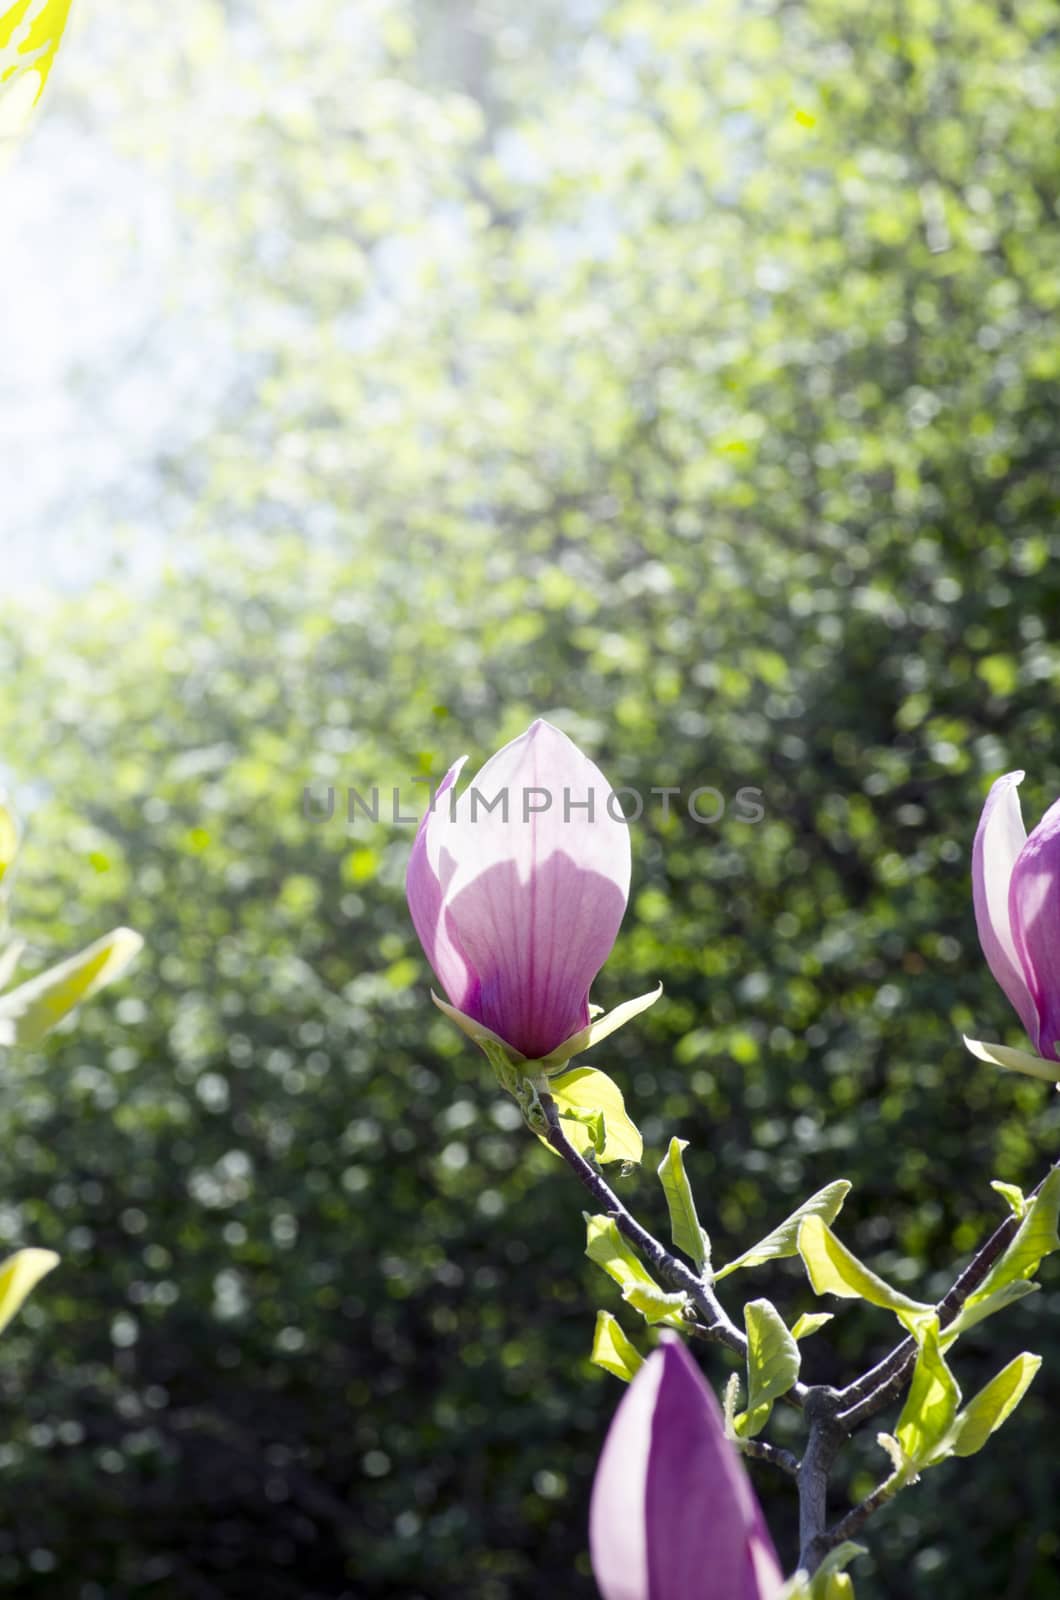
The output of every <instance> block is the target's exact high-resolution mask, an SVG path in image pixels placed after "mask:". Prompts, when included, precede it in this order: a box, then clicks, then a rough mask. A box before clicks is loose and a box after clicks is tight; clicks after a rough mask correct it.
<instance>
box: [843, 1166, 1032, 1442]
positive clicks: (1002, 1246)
mask: <svg viewBox="0 0 1060 1600" xmlns="http://www.w3.org/2000/svg"><path fill="white" fill-rule="evenodd" d="M1057 1166H1060V1162H1058V1163H1057ZM1055 1170H1056V1168H1055V1167H1050V1169H1049V1172H1047V1173H1046V1175H1045V1178H1043V1179H1042V1180H1041V1183H1039V1184H1038V1185H1037V1187H1036V1188H1035V1189H1032V1191H1031V1193H1030V1194H1029V1195H1028V1196H1027V1199H1028V1200H1033V1199H1034V1196H1035V1195H1036V1194H1037V1193H1038V1191H1039V1189H1041V1187H1042V1184H1044V1183H1045V1181H1046V1178H1048V1177H1049V1176H1050V1174H1051V1173H1052V1172H1054V1171H1055ZM1018 1228H1019V1218H1018V1217H1016V1216H1009V1217H1006V1218H1005V1220H1004V1222H1002V1223H1000V1224H999V1225H998V1227H996V1228H995V1229H994V1231H993V1233H992V1234H991V1235H990V1237H989V1238H988V1239H987V1240H985V1241H984V1243H983V1244H981V1245H980V1246H979V1249H978V1250H977V1251H976V1252H975V1255H974V1256H973V1257H972V1259H971V1260H970V1261H969V1263H968V1265H967V1266H966V1267H965V1269H964V1271H963V1272H962V1273H961V1274H960V1275H959V1277H957V1278H956V1279H955V1280H954V1282H953V1284H952V1286H951V1287H950V1289H949V1290H948V1291H947V1293H946V1294H945V1295H944V1296H943V1298H942V1299H941V1300H940V1301H939V1303H938V1305H937V1307H936V1310H937V1312H938V1319H939V1326H940V1327H941V1328H944V1327H945V1326H946V1325H947V1323H949V1322H952V1321H953V1319H954V1317H955V1316H956V1315H957V1313H958V1311H960V1309H961V1307H962V1306H963V1305H964V1303H965V1301H966V1300H967V1299H969V1297H970V1296H971V1295H973V1294H974V1293H975V1291H976V1289H978V1287H979V1285H980V1284H981V1283H982V1282H983V1280H984V1278H985V1277H986V1275H987V1273H988V1272H989V1271H990V1268H991V1267H992V1266H993V1265H994V1262H995V1261H997V1260H998V1258H999V1257H1000V1256H1002V1255H1003V1254H1004V1252H1005V1251H1006V1249H1007V1248H1008V1246H1009V1245H1010V1244H1011V1242H1012V1240H1013V1238H1014V1237H1015V1234H1016V1230H1017V1229H1018ZM915 1363H916V1341H915V1339H913V1338H912V1337H907V1338H905V1339H902V1340H901V1341H900V1343H898V1344H896V1345H895V1347H894V1349H893V1350H892V1351H891V1352H890V1353H889V1354H888V1355H886V1356H884V1358H883V1360H882V1361H879V1362H877V1364H876V1365H875V1366H874V1367H872V1368H870V1370H869V1371H868V1372H866V1373H865V1374H864V1375H863V1376H862V1377H860V1378H857V1379H855V1381H854V1382H853V1383H849V1384H847V1386H846V1388H845V1389H841V1390H840V1391H839V1406H838V1412H839V1421H840V1422H841V1423H842V1424H843V1426H844V1428H845V1429H846V1431H847V1432H848V1433H852V1432H853V1431H854V1429H855V1428H857V1427H859V1426H860V1424H861V1423H862V1422H865V1421H866V1420H867V1419H868V1418H869V1417H871V1416H874V1415H875V1414H876V1412H877V1411H882V1409H883V1407H884V1406H885V1405H887V1404H888V1402H889V1401H890V1400H893V1399H894V1398H895V1397H896V1396H897V1395H898V1394H899V1393H900V1391H901V1389H902V1386H903V1385H904V1383H905V1380H906V1379H907V1378H908V1376H909V1374H910V1373H911V1372H912V1370H913V1367H914V1365H915Z"/></svg>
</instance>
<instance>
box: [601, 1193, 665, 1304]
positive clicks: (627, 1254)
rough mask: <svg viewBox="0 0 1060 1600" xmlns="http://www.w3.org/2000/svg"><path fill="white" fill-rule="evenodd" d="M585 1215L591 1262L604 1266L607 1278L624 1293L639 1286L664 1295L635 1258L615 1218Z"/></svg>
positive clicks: (636, 1257)
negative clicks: (611, 1279)
mask: <svg viewBox="0 0 1060 1600" xmlns="http://www.w3.org/2000/svg"><path fill="white" fill-rule="evenodd" d="M583 1214H584V1216H585V1231H586V1245H585V1254H586V1255H587V1256H588V1257H589V1260H590V1261H593V1262H595V1263H596V1265H597V1266H598V1267H602V1268H603V1270H604V1271H605V1272H606V1273H607V1275H608V1277H609V1278H613V1279H614V1281H615V1283H617V1284H618V1286H619V1288H620V1289H622V1290H625V1289H628V1288H630V1287H639V1288H643V1289H648V1290H651V1291H654V1293H656V1294H661V1293H662V1292H663V1291H662V1290H661V1289H660V1288H659V1285H658V1284H657V1283H656V1282H655V1279H654V1278H653V1277H652V1275H651V1273H650V1272H649V1271H648V1269H647V1267H645V1266H644V1265H643V1263H642V1262H641V1260H640V1258H639V1257H638V1256H636V1255H634V1253H633V1251H632V1250H631V1249H630V1247H629V1245H628V1244H627V1243H626V1241H625V1239H623V1237H622V1235H621V1234H620V1233H619V1231H618V1228H617V1226H616V1225H615V1220H614V1218H613V1217H603V1216H595V1217H591V1216H589V1214H588V1213H587V1212H586V1213H583Z"/></svg>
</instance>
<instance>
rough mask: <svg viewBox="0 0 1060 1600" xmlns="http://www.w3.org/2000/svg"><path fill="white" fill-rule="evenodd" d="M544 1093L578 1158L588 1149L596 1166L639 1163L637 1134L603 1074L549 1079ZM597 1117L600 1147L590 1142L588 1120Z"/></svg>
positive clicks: (581, 1070)
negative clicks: (599, 1119)
mask: <svg viewBox="0 0 1060 1600" xmlns="http://www.w3.org/2000/svg"><path fill="white" fill-rule="evenodd" d="M548 1092H549V1094H551V1095H552V1096H553V1098H554V1099H555V1102H556V1107H557V1109H558V1111H559V1116H560V1122H561V1123H562V1125H563V1131H564V1133H565V1134H566V1135H567V1137H568V1139H570V1141H571V1143H572V1144H573V1145H574V1147H575V1149H577V1150H578V1151H579V1152H580V1153H581V1154H582V1155H586V1154H588V1151H589V1150H590V1149H591V1150H593V1153H594V1154H595V1156H596V1159H597V1160H598V1161H600V1162H607V1161H640V1159H641V1157H642V1155H643V1154H644V1141H643V1140H642V1139H641V1136H640V1130H639V1129H638V1128H637V1126H636V1124H635V1123H634V1122H633V1121H632V1120H631V1119H630V1117H629V1115H628V1113H627V1111H626V1103H625V1101H624V1099H623V1098H622V1091H621V1089H620V1088H619V1087H618V1084H617V1083H615V1081H614V1079H613V1078H609V1077H608V1075H607V1073H606V1072H598V1071H597V1070H596V1068H594V1067H574V1068H573V1069H572V1070H571V1071H570V1072H564V1073H561V1074H560V1076H559V1077H556V1078H550V1079H549V1084H548ZM597 1115H598V1116H600V1117H601V1118H602V1119H603V1120H602V1126H601V1133H602V1144H600V1143H598V1139H594V1127H593V1120H592V1119H593V1118H594V1116H597ZM538 1137H540V1135H539V1136H538ZM543 1142H544V1143H547V1142H548V1141H547V1140H544V1141H543ZM550 1148H551V1146H550Z"/></svg>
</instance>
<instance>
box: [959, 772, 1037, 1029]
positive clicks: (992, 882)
mask: <svg viewBox="0 0 1060 1600" xmlns="http://www.w3.org/2000/svg"><path fill="white" fill-rule="evenodd" d="M1023 776H1024V775H1023V773H1022V772H1009V773H1006V774H1005V776H1004V777H1003V778H998V780H997V782H996V783H995V784H994V785H993V787H992V789H991V790H990V793H989V794H988V795H987V797H986V804H985V805H984V807H983V814H982V816H981V817H980V819H979V827H978V828H977V829H976V834H975V843H974V844H973V846H972V900H973V903H974V905H975V921H976V926H977V927H978V929H979V943H980V944H981V945H982V947H983V954H984V955H985V956H986V962H987V966H988V967H989V968H990V971H991V972H992V973H993V975H994V977H995V978H996V979H997V982H998V983H999V984H1000V985H1001V988H1002V989H1003V990H1004V992H1005V994H1006V995H1007V997H1008V999H1009V1001H1010V1003H1011V1004H1012V1005H1013V1006H1014V1007H1015V1009H1016V1011H1017V1012H1018V1013H1019V1017H1020V1021H1021V1022H1022V1023H1023V1026H1024V1027H1025V1028H1026V1030H1027V1032H1028V1033H1029V1034H1030V1036H1031V1038H1032V1039H1033V1040H1034V1041H1035V1043H1036V1044H1037V1035H1038V1013H1037V1011H1036V1009H1035V1005H1034V1001H1033V999H1032V998H1031V992H1030V989H1029V988H1028V985H1027V980H1026V978H1025V977H1024V968H1023V963H1022V961H1021V959H1020V956H1019V955H1018V953H1017V949H1016V939H1015V931H1014V928H1013V924H1012V921H1011V918H1010V913H1009V889H1010V885H1011V882H1012V875H1013V868H1014V867H1015V865H1016V860H1017V857H1018V856H1019V854H1020V851H1021V850H1022V849H1023V847H1024V845H1025V844H1026V842H1027V834H1026V830H1025V829H1024V826H1023V818H1022V816H1021V815H1020V802H1019V795H1018V794H1017V792H1016V791H1017V788H1018V785H1019V784H1021V783H1022V782H1023Z"/></svg>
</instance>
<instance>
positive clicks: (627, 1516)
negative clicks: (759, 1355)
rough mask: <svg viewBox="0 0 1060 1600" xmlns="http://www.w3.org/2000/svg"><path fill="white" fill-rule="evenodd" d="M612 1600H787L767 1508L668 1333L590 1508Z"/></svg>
mask: <svg viewBox="0 0 1060 1600" xmlns="http://www.w3.org/2000/svg"><path fill="white" fill-rule="evenodd" d="M589 1547H590V1551H591V1554H592V1563H593V1573H594V1575H595V1578H596V1582H597V1585H598V1587H599V1590H600V1593H601V1595H602V1596H603V1600H692V1597H694V1600H779V1597H780V1595H781V1591H782V1589H783V1583H782V1579H781V1572H780V1566H779V1563H778V1561H777V1556H776V1551H775V1550H774V1548H773V1541H772V1539H771V1538H770V1536H769V1530H768V1528H767V1527H766V1523H765V1518H764V1517H763V1515H762V1510H761V1507H760V1506H759V1504H758V1500H757V1498H756V1496H755V1492H754V1490H753V1488H752V1487H751V1482H750V1479H749V1478H748V1476H747V1473H746V1471H745V1470H744V1466H743V1463H742V1461H741V1460H740V1458H739V1455H738V1454H737V1451H736V1449H735V1447H734V1445H733V1444H732V1443H731V1442H730V1440H729V1439H727V1438H726V1436H725V1424H724V1421H723V1419H722V1414H721V1408H720V1406H719V1405H718V1402H717V1400H716V1399H715V1397H714V1394H713V1392H712V1391H711V1389H710V1388H709V1386H708V1385H707V1383H706V1381H705V1380H704V1378H703V1376H702V1374H701V1373H700V1371H699V1368H698V1367H697V1366H696V1364H695V1362H694V1361H693V1360H692V1357H691V1356H690V1355H689V1354H688V1352H687V1350H686V1349H685V1347H684V1344H683V1343H682V1341H681V1340H680V1339H679V1338H678V1337H677V1335H676V1334H671V1333H664V1334H663V1335H662V1336H661V1342H660V1344H659V1347H658V1348H657V1349H656V1350H654V1351H653V1352H652V1354H651V1355H650V1356H649V1357H648V1359H647V1360H646V1361H645V1363H644V1365H643V1366H642V1367H641V1368H640V1370H639V1372H638V1373H637V1375H636V1377H635V1378H634V1379H633V1381H632V1383H631V1384H630V1386H629V1388H628V1389H627V1390H626V1392H625V1394H624V1395H623V1397H622V1399H621V1401H620V1402H619V1406H618V1410H617V1411H616V1412H615V1416H614V1419H613V1421H612V1423H611V1427H610V1429H609V1431H608V1434H607V1438H606V1440H605V1441H604V1448H603V1450H602V1452H601V1455H600V1461H599V1464H598V1466H597V1469H596V1478H595V1481H594V1483H593V1492H592V1501H591V1504H590V1509H589Z"/></svg>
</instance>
